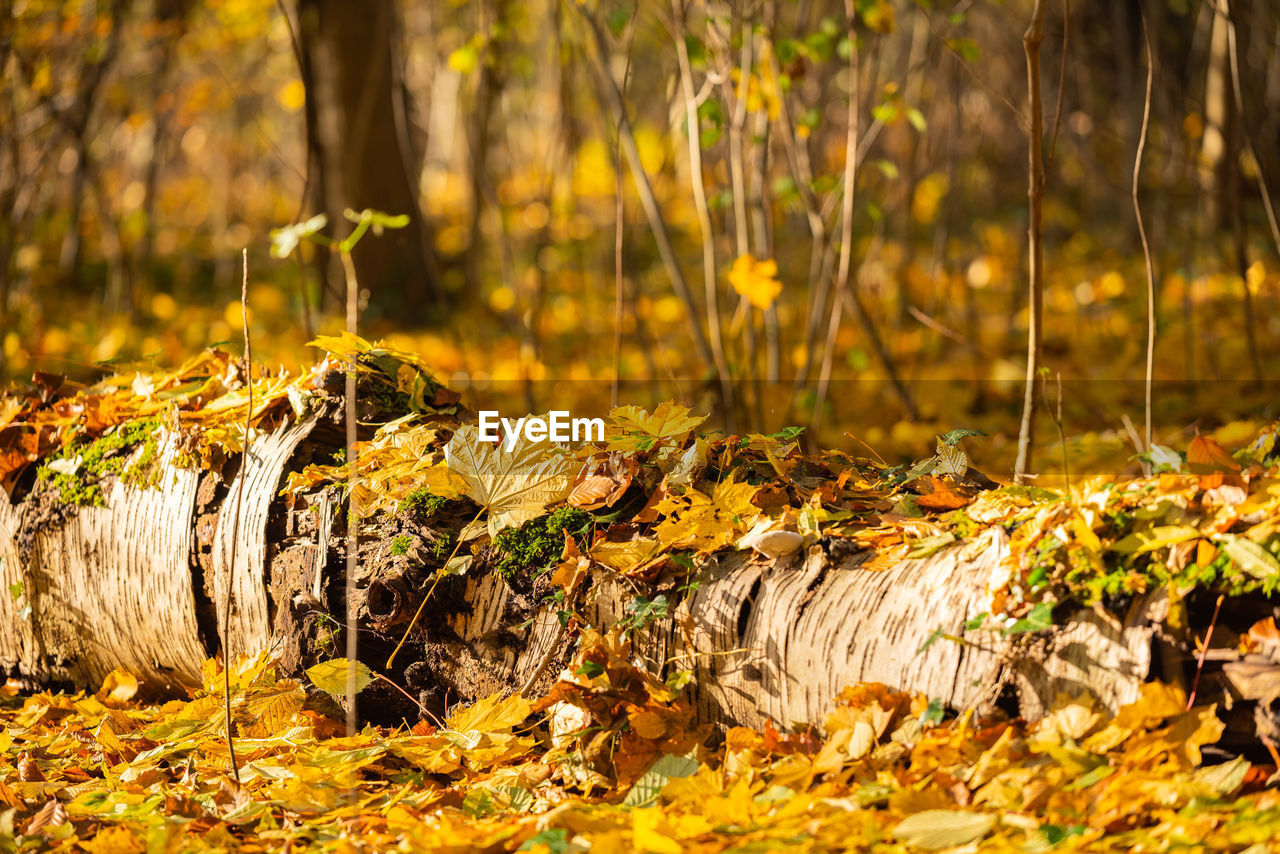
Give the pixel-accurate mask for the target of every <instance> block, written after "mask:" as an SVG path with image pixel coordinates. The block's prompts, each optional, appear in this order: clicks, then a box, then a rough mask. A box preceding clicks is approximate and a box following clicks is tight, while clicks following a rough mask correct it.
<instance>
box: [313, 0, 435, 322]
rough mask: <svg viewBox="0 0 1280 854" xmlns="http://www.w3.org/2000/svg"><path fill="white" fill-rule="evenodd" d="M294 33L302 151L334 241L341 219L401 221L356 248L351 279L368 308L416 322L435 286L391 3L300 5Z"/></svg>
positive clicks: (317, 1) (341, 231)
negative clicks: (303, 122) (403, 223)
mask: <svg viewBox="0 0 1280 854" xmlns="http://www.w3.org/2000/svg"><path fill="white" fill-rule="evenodd" d="M299 29H300V31H301V36H300V40H301V45H302V50H303V52H304V54H305V62H304V65H305V67H306V70H307V71H308V76H309V77H310V78H311V79H310V80H308V81H307V82H308V84H309V85H308V89H307V99H308V104H309V106H308V110H309V111H310V110H314V117H315V119H314V121H313V122H309V123H308V129H309V130H310V132H311V133H312V134H313V136H312V139H311V140H310V145H311V147H312V148H313V149H314V151H315V152H316V154H317V157H318V160H319V166H320V180H319V186H320V188H321V191H322V193H323V196H324V199H323V203H324V209H325V213H327V214H328V216H329V220H330V223H331V227H333V228H335V229H336V232H335V236H336V237H339V238H340V237H342V236H345V234H346V233H347V232H348V231H349V230H350V224H349V223H347V224H346V225H343V223H345V219H344V218H343V215H342V212H343V210H344V209H347V208H352V209H354V210H357V211H359V210H363V209H365V208H372V209H374V210H379V211H382V212H384V213H388V214H393V215H399V214H407V215H408V216H409V220H410V222H409V227H408V228H405V229H401V230H397V231H387V232H385V233H384V234H383V235H382V236H381V237H370V238H367V239H365V240H362V241H361V242H360V245H359V246H357V247H356V249H355V252H354V253H353V254H354V258H355V265H356V273H357V276H358V277H359V280H360V284H361V286H362V287H365V288H368V289H369V290H370V293H372V294H373V295H374V300H375V302H377V303H380V304H382V305H383V306H386V307H387V310H388V311H394V313H395V314H397V315H398V316H400V317H409V318H415V319H422V318H423V317H424V316H426V315H427V313H428V309H429V308H431V307H432V304H433V303H434V302H435V301H436V300H437V299H438V297H439V294H440V289H439V282H438V278H437V276H436V273H435V265H434V260H433V258H432V255H431V246H430V241H429V235H428V230H427V227H426V222H425V220H424V219H423V215H422V211H421V209H420V208H419V206H418V180H417V178H418V158H417V156H416V155H415V154H414V153H413V151H412V146H411V143H410V134H409V128H408V115H409V111H408V104H407V98H406V94H405V91H404V87H403V86H401V85H400V77H399V73H398V68H397V66H396V65H395V60H394V57H398V56H399V50H398V44H399V41H398V40H399V38H400V27H399V20H398V18H397V15H396V10H395V4H394V3H393V2H392V0H369V2H366V3H350V2H346V1H345V0H300V3H299Z"/></svg>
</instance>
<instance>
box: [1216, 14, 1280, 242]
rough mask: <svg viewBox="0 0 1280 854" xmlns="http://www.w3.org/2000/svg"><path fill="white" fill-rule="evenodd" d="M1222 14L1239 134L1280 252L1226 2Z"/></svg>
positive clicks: (1278, 229) (1279, 230) (1278, 228)
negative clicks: (1248, 120)
mask: <svg viewBox="0 0 1280 854" xmlns="http://www.w3.org/2000/svg"><path fill="white" fill-rule="evenodd" d="M1221 3H1222V10H1223V11H1222V13H1223V15H1224V16H1225V17H1226V19H1227V56H1228V58H1229V59H1230V61H1231V89H1232V94H1233V95H1234V96H1235V102H1236V114H1237V115H1238V116H1239V117H1240V125H1241V134H1242V136H1243V137H1244V145H1245V153H1246V154H1248V155H1249V157H1250V158H1251V159H1252V160H1253V163H1254V169H1253V174H1254V178H1255V179H1256V181H1257V184H1258V192H1259V193H1260V194H1261V195H1262V206H1263V207H1264V208H1265V209H1266V212H1267V225H1269V226H1270V227H1271V240H1272V242H1273V243H1274V244H1275V247H1276V251H1277V252H1280V224H1277V223H1276V211H1275V208H1274V207H1273V206H1272V204H1271V191H1270V190H1269V189H1268V188H1267V179H1266V176H1264V175H1263V174H1262V161H1261V160H1259V159H1258V156H1257V154H1256V152H1255V151H1254V150H1253V139H1252V136H1251V134H1250V133H1249V129H1248V126H1247V125H1245V121H1244V93H1243V92H1242V91H1241V90H1240V57H1239V55H1238V52H1237V48H1236V22H1235V19H1234V18H1233V17H1232V16H1231V9H1230V8H1229V7H1228V6H1227V0H1221Z"/></svg>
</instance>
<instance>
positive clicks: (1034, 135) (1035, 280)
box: [1014, 0, 1045, 482]
mask: <svg viewBox="0 0 1280 854" xmlns="http://www.w3.org/2000/svg"><path fill="white" fill-rule="evenodd" d="M1044 13H1045V0H1036V5H1035V8H1034V9H1033V10H1032V12H1031V23H1030V24H1029V25H1028V26H1027V31H1026V32H1025V33H1024V34H1023V36H1022V47H1023V50H1024V51H1025V52H1026V56H1027V101H1028V107H1029V109H1030V113H1031V135H1030V138H1029V139H1028V141H1027V159H1028V166H1029V169H1028V174H1027V198H1028V203H1029V208H1030V214H1031V215H1030V223H1029V224H1028V226H1027V236H1028V242H1029V248H1028V253H1027V254H1028V265H1027V266H1028V276H1027V279H1028V287H1027V291H1028V301H1027V381H1026V386H1025V388H1024V392H1023V397H1022V425H1021V427H1020V428H1019V431H1018V459H1017V461H1016V462H1015V463H1014V478H1015V480H1017V481H1019V482H1021V481H1022V480H1024V479H1025V477H1026V475H1027V474H1028V472H1029V468H1030V465H1031V453H1032V449H1033V448H1034V445H1035V385H1036V374H1037V373H1038V372H1039V370H1040V336H1041V330H1040V321H1041V319H1042V316H1043V301H1044V281H1043V279H1044V269H1043V268H1044V235H1043V233H1042V230H1041V219H1042V217H1043V213H1044V163H1043V156H1044V152H1043V149H1042V148H1041V146H1043V145H1044V115H1043V104H1042V103H1041V99H1040V45H1041V43H1042V42H1043V41H1044Z"/></svg>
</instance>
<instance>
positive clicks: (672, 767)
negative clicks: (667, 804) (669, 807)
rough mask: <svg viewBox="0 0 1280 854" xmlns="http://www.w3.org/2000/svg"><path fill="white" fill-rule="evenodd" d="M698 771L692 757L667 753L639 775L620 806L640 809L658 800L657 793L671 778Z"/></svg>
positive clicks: (685, 775)
mask: <svg viewBox="0 0 1280 854" xmlns="http://www.w3.org/2000/svg"><path fill="white" fill-rule="evenodd" d="M697 771H698V760H696V759H694V758H693V757H692V756H675V755H673V754H670V753H667V754H665V755H663V756H661V757H660V758H659V759H658V760H657V761H656V762H654V763H653V764H652V765H650V766H649V770H648V771H645V772H644V774H642V775H640V779H639V780H636V783H635V785H634V786H632V787H631V791H629V792H627V796H626V797H625V798H624V799H623V801H622V805H623V806H627V807H642V806H645V805H646V804H650V803H653V802H654V801H655V800H657V799H658V793H659V792H661V791H662V787H663V786H665V785H667V781H668V780H670V779H671V778H672V777H690V776H692V775H693V774H696V773H697Z"/></svg>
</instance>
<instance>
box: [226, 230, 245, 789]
mask: <svg viewBox="0 0 1280 854" xmlns="http://www.w3.org/2000/svg"><path fill="white" fill-rule="evenodd" d="M240 268H241V275H240V320H241V327H242V329H243V331H244V365H245V387H246V388H247V389H248V390H249V403H248V409H247V410H246V411H245V415H244V452H243V453H242V454H241V455H240V460H241V462H240V477H239V481H240V483H239V487H238V489H237V491H236V515H235V527H234V528H232V530H231V559H230V560H229V561H228V562H227V584H226V596H225V597H223V605H222V695H223V701H224V706H225V708H224V710H225V712H226V715H227V753H228V755H229V756H230V759H231V774H232V776H234V777H235V779H236V783H237V785H238V784H239V783H240V766H239V764H238V763H237V762H236V745H235V721H234V720H233V719H232V717H231V603H232V602H233V601H234V600H235V579H236V558H237V557H238V556H239V555H240V528H241V527H242V521H243V516H242V511H243V508H244V490H245V487H246V486H247V485H248V474H249V458H250V450H251V445H252V442H251V440H250V436H249V430H250V429H251V428H250V425H251V424H252V423H253V352H252V351H251V350H250V349H249V250H248V249H241V250H240Z"/></svg>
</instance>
